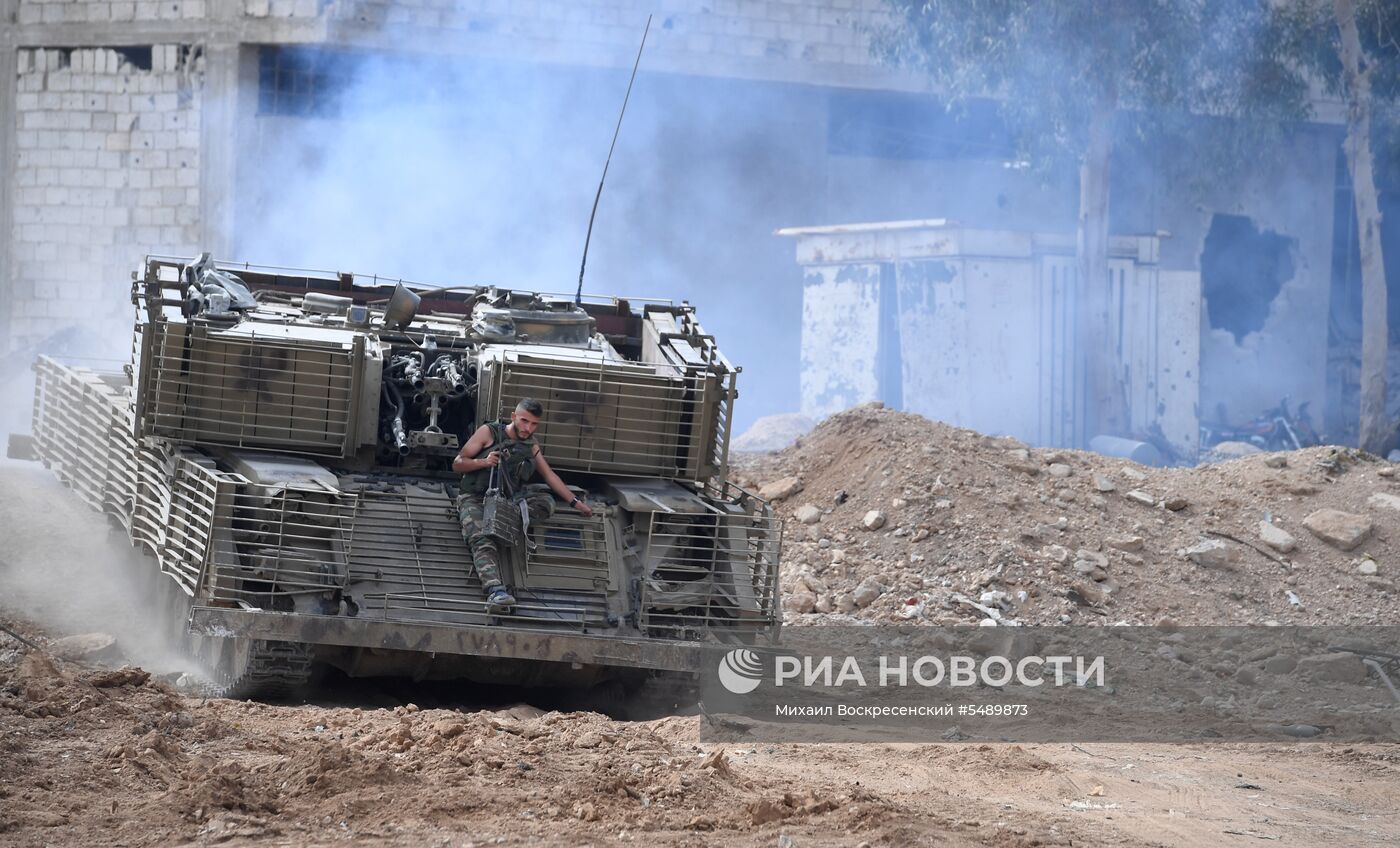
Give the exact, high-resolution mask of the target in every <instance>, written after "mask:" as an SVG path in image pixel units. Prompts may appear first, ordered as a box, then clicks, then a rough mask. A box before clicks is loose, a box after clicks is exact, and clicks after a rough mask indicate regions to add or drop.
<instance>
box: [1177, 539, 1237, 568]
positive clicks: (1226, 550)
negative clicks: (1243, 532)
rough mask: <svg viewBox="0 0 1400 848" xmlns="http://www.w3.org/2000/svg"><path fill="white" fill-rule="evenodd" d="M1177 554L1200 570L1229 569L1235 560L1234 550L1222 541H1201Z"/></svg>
mask: <svg viewBox="0 0 1400 848" xmlns="http://www.w3.org/2000/svg"><path fill="white" fill-rule="evenodd" d="M1178 553H1180V554H1181V555H1182V556H1184V557H1186V558H1187V559H1189V560H1191V561H1192V562H1194V563H1196V564H1197V565H1199V566H1201V567H1202V568H1230V567H1231V566H1232V565H1234V562H1235V558H1236V554H1235V549H1234V548H1232V547H1230V545H1229V544H1227V543H1226V542H1225V541H1224V540H1223V539H1202V540H1201V541H1200V542H1198V543H1197V544H1195V545H1192V546H1191V547H1189V548H1182V549H1181V550H1180V551H1178Z"/></svg>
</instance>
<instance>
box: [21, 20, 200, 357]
mask: <svg viewBox="0 0 1400 848" xmlns="http://www.w3.org/2000/svg"><path fill="white" fill-rule="evenodd" d="M16 55H17V71H18V77H17V80H18V91H17V94H16V99H15V107H16V134H15V170H14V175H13V179H14V207H13V229H12V233H11V239H12V248H11V250H12V257H13V280H12V293H13V300H12V303H11V309H12V311H11V326H10V331H11V340H12V345H13V346H16V347H19V346H26V345H33V344H37V343H39V342H41V341H42V340H43V339H45V338H47V337H48V336H49V335H51V334H52V333H54V332H56V331H58V330H61V329H64V328H65V327H68V326H71V325H78V326H79V327H80V328H82V329H84V330H90V331H92V332H94V333H98V334H101V335H103V336H104V337H110V339H111V340H110V341H107V338H104V339H103V343H101V344H98V345H95V344H89V345H88V347H89V348H90V349H101V350H113V351H119V350H121V349H123V348H122V345H125V344H127V343H128V341H127V340H126V339H125V338H124V337H123V335H122V334H124V333H129V331H130V324H131V314H132V312H131V306H130V303H129V301H128V297H127V285H128V284H127V281H128V280H129V274H130V272H131V271H132V270H133V269H135V268H136V267H137V265H138V263H139V262H140V261H141V258H142V257H143V256H144V255H145V254H146V253H152V252H162V253H175V254H180V255H189V254H192V253H193V252H194V251H195V249H196V245H197V241H198V238H199V226H198V225H199V221H198V217H199V153H200V138H199V120H200V101H201V93H202V77H203V60H202V56H201V53H200V50H199V49H198V48H197V47H196V48H192V47H189V46H186V45H175V44H164V45H161V44H157V45H154V46H153V47H151V49H150V63H149V64H150V67H149V68H143V67H139V66H138V65H137V64H134V63H133V61H132V60H133V59H135V60H136V61H139V62H140V63H141V64H145V63H146V57H145V54H144V52H142V53H139V54H130V53H125V54H124V53H123V52H121V51H118V50H112V49H105V48H91V49H73V50H67V49H63V50H57V49H30V48H26V49H21V50H18V51H17V54H16Z"/></svg>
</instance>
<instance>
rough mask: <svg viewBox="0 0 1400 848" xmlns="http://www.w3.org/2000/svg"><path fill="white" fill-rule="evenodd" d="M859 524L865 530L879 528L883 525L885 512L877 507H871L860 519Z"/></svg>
mask: <svg viewBox="0 0 1400 848" xmlns="http://www.w3.org/2000/svg"><path fill="white" fill-rule="evenodd" d="M860 526H862V527H864V528H865V529H866V530H879V529H880V528H881V527H884V526H885V514H884V513H883V512H881V511H880V510H878V509H872V510H870V511H869V512H867V513H866V514H865V517H864V518H862V519H861V520H860Z"/></svg>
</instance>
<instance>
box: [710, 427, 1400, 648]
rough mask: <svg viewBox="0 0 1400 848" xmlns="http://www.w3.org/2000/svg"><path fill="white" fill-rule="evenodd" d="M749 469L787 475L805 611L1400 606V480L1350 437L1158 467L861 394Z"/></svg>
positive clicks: (1362, 616)
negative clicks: (1033, 440) (938, 417)
mask: <svg viewBox="0 0 1400 848" xmlns="http://www.w3.org/2000/svg"><path fill="white" fill-rule="evenodd" d="M736 475H737V476H738V478H739V479H740V481H741V482H743V483H745V484H747V485H749V486H752V487H754V488H766V489H767V490H768V491H769V492H770V493H774V492H776V493H780V494H781V493H785V492H791V493H790V494H786V495H785V496H783V497H782V498H781V500H778V501H776V503H775V506H776V509H777V510H778V512H779V514H780V515H781V516H782V517H783V518H784V519H785V535H784V546H783V574H782V583H783V589H784V593H785V596H786V607H787V616H786V620H787V622H788V623H790V624H806V623H819V622H830V621H841V620H868V621H889V622H898V623H932V624H967V623H975V622H979V621H982V620H985V619H989V618H990V619H994V620H1006V621H1019V622H1022V623H1026V624H1055V623H1062V624H1064V623H1094V622H1102V623H1118V622H1127V623H1132V624H1144V623H1157V622H1159V621H1161V620H1162V619H1170V620H1173V621H1176V622H1178V623H1182V624H1248V623H1262V622H1267V621H1276V622H1279V623H1285V624H1320V623H1328V624H1372V623H1381V622H1386V621H1393V620H1395V616H1396V614H1397V613H1398V612H1400V602H1397V592H1396V584H1395V575H1396V574H1398V573H1400V558H1398V557H1397V550H1396V545H1395V540H1394V539H1393V535H1394V529H1395V528H1396V527H1397V526H1398V525H1400V482H1397V480H1398V479H1400V478H1397V477H1396V476H1395V466H1393V465H1392V464H1391V463H1389V462H1385V461H1383V460H1380V459H1377V458H1376V457H1373V456H1371V455H1369V454H1364V453H1361V452H1359V451H1355V450H1352V449H1347V448H1337V447H1318V448H1309V449H1305V450H1301V451H1293V452H1287V453H1273V454H1259V455H1254V456H1248V457H1243V458H1241V459H1237V460H1233V461H1230V462H1223V463H1218V464H1213V465H1202V466H1199V467H1196V468H1181V469H1159V468H1149V467H1144V466H1140V465H1136V464H1134V463H1131V462H1128V461H1126V460H1121V459H1114V458H1111V457H1106V456H1101V455H1099V454H1093V453H1088V452H1083V451H1071V450H1057V449H1041V448H1027V447H1026V446H1025V445H1024V444H1021V443H1020V442H1018V441H1016V440H1014V439H1010V438H998V437H990V436H984V435H982V434H979V433H976V432H973V431H971V430H965V429H960V428H957V427H951V426H948V425H946V424H941V423H938V422H935V421H929V420H927V419H925V418H922V417H920V416H917V415H912V414H908V413H901V412H895V411H892V410H888V409H884V408H882V407H880V406H878V405H865V406H861V407H857V408H855V409H852V410H848V411H846V412H843V413H841V414H838V415H835V416H832V417H831V418H829V419H827V420H826V421H825V422H823V423H822V424H821V425H820V426H818V427H817V428H816V429H815V430H813V431H812V432H811V433H810V434H808V435H807V436H804V437H803V438H801V439H800V440H799V441H798V442H797V443H796V444H795V445H793V446H792V447H790V448H787V449H786V450H783V451H781V452H779V453H775V454H771V455H766V456H748V457H743V458H741V459H740V465H739V467H738V468H737V470H736ZM794 489H796V491H795V492H794V491H793V490H794ZM1326 510H1336V511H1338V512H1340V513H1343V514H1344V515H1345V520H1343V519H1336V517H1335V516H1334V515H1332V514H1330V513H1327V512H1326ZM1329 521H1331V524H1329V523H1328V522H1329ZM1338 521H1340V522H1341V523H1340V524H1338V523H1337V522H1338ZM1265 524H1267V525H1268V527H1267V528H1266V527H1265V526H1264V525H1265ZM1309 525H1312V527H1311V529H1310V528H1309ZM1339 533H1340V534H1341V535H1338V534H1339Z"/></svg>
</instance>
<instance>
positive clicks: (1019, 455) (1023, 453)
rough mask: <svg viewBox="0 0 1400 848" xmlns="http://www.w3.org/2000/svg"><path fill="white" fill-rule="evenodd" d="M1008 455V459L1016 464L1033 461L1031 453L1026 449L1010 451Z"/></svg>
mask: <svg viewBox="0 0 1400 848" xmlns="http://www.w3.org/2000/svg"><path fill="white" fill-rule="evenodd" d="M1006 455H1007V457H1009V458H1010V459H1012V460H1014V461H1016V462H1030V460H1031V452H1030V451H1028V450H1026V449H1025V448H1016V449H1015V450H1009V451H1007V452H1006Z"/></svg>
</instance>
